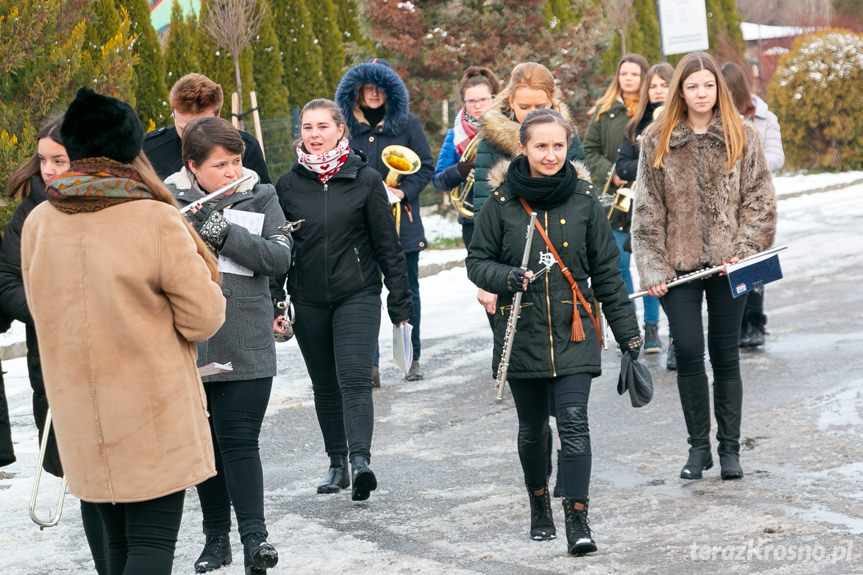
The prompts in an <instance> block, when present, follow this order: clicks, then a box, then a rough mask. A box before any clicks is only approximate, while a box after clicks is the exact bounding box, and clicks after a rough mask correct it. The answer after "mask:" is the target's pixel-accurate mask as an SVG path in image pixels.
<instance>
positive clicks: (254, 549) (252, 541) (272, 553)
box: [243, 533, 279, 575]
mask: <svg viewBox="0 0 863 575" xmlns="http://www.w3.org/2000/svg"><path fill="white" fill-rule="evenodd" d="M243 558H244V561H245V567H246V575H266V573H267V569H269V568H270V567H275V566H276V563H278V562H279V554H278V552H277V551H276V548H275V547H273V546H272V545H271V544H270V543H268V542H267V536H266V534H264V533H250V534H249V535H247V536H246V537H244V538H243Z"/></svg>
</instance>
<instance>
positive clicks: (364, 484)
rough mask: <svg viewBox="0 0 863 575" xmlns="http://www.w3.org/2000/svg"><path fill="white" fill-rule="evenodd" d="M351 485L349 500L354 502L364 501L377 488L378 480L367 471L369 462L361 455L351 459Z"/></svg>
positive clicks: (372, 473) (370, 471) (371, 472)
mask: <svg viewBox="0 0 863 575" xmlns="http://www.w3.org/2000/svg"><path fill="white" fill-rule="evenodd" d="M351 483H352V488H351V499H353V500H354V501H365V500H366V499H368V498H369V494H370V493H371V492H372V491H374V490H375V489H377V488H378V480H377V478H376V477H375V474H374V472H373V471H372V470H371V469H369V460H368V459H366V458H365V457H363V456H362V455H355V456H354V457H352V458H351Z"/></svg>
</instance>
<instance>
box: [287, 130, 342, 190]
mask: <svg viewBox="0 0 863 575" xmlns="http://www.w3.org/2000/svg"><path fill="white" fill-rule="evenodd" d="M350 150H351V149H350V146H349V145H348V139H347V138H342V139H341V140H339V143H338V144H336V147H335V148H333V149H332V150H330V151H328V152H324V153H322V154H309V153H308V152H306V151H304V150H303V147H302V146H297V163H298V164H300V165H301V166H303V167H305V168H306V169H307V170H309V171H310V172H314V173H315V174H317V175H318V178H320V180H321V183H322V184H326V183H327V181H328V180H329V179H330V178H332V177H333V176H335V175H336V174H337V173H338V171H339V170H340V169H342V166H343V165H344V163H345V160H347V159H348V154H349V153H350Z"/></svg>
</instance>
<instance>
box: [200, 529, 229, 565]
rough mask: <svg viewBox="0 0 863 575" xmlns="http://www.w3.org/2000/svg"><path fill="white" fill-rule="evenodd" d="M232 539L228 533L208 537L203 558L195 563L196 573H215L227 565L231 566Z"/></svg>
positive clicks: (202, 554) (202, 553)
mask: <svg viewBox="0 0 863 575" xmlns="http://www.w3.org/2000/svg"><path fill="white" fill-rule="evenodd" d="M232 560H233V558H232V557H231V538H230V536H229V535H228V534H227V533H222V534H219V535H208V536H207V540H206V542H205V543H204V550H203V551H201V556H200V557H198V560H197V561H195V573H206V572H208V571H214V570H216V569H219V568H220V567H224V566H225V565H230V564H231V561H232Z"/></svg>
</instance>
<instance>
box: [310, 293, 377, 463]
mask: <svg viewBox="0 0 863 575" xmlns="http://www.w3.org/2000/svg"><path fill="white" fill-rule="evenodd" d="M294 310H295V312H296V319H297V321H296V323H295V324H294V333H295V334H296V336H297V343H298V344H299V345H300V351H301V352H302V354H303V359H304V360H305V362H306V368H307V369H308V370H309V377H311V379H312V389H313V390H314V395H315V413H316V414H317V416H318V424H319V425H320V426H321V433H322V434H323V436H324V448H325V449H326V450H327V453H328V454H329V455H347V454H348V453H350V456H351V457H353V456H355V455H361V456H363V457H365V458H367V459H371V444H372V432H373V429H374V404H373V402H372V354H373V353H374V351H375V345H376V344H377V340H378V338H377V334H378V331H379V330H380V325H381V298H380V296H379V295H367V294H366V295H358V296H356V297H353V298H350V299H348V300H345V301H344V302H342V303H340V304H339V305H337V306H332V307H328V306H316V305H308V304H303V303H299V302H294Z"/></svg>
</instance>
